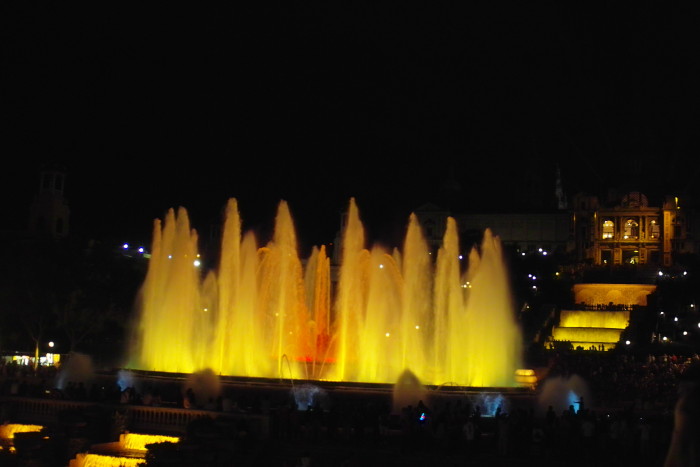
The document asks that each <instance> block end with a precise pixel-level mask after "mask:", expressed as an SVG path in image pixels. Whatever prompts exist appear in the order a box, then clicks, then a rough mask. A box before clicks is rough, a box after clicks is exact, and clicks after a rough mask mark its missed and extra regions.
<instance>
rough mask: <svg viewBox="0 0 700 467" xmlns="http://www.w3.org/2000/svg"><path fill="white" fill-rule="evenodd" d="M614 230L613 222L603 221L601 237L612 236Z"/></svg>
mask: <svg viewBox="0 0 700 467" xmlns="http://www.w3.org/2000/svg"><path fill="white" fill-rule="evenodd" d="M614 232H615V223H614V222H613V221H611V220H607V221H604V222H603V238H613V233H614Z"/></svg>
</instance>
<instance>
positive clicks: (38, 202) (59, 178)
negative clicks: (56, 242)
mask: <svg viewBox="0 0 700 467" xmlns="http://www.w3.org/2000/svg"><path fill="white" fill-rule="evenodd" d="M65 181H66V171H65V169H64V168H63V167H62V166H60V165H56V164H50V165H45V166H43V167H42V168H41V171H40V174H39V192H38V193H37V194H36V195H35V196H34V201H33V202H32V205H31V208H30V213H29V233H30V234H32V235H33V236H35V237H39V238H63V237H65V236H67V235H68V232H69V224H68V221H69V217H70V209H69V208H68V204H67V203H66V200H65V198H64V197H63V190H64V188H65Z"/></svg>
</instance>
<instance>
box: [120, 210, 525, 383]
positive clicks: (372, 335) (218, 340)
mask: <svg viewBox="0 0 700 467" xmlns="http://www.w3.org/2000/svg"><path fill="white" fill-rule="evenodd" d="M241 225H242V223H241V218H240V214H239V211H238V204H237V201H236V200H235V199H232V200H229V202H228V204H227V207H226V214H225V219H224V227H223V233H222V244H221V254H220V258H219V264H218V267H217V268H216V269H215V270H212V271H208V272H203V271H201V270H200V269H199V268H197V267H196V266H195V265H194V264H193V262H192V260H193V259H194V258H196V257H198V252H197V244H196V243H197V233H196V231H194V230H193V229H191V227H190V225H189V220H188V217H187V212H186V211H185V210H184V209H183V208H180V209H179V210H178V212H177V215H176V214H175V211H174V210H172V209H171V210H169V211H168V213H167V215H166V218H165V221H164V222H163V223H161V222H160V221H158V220H157V221H155V223H154V233H153V247H152V257H151V263H150V264H149V268H148V272H147V275H146V279H145V281H144V284H143V287H142V290H141V293H140V310H139V312H140V319H139V328H138V331H139V332H138V333H137V337H138V342H137V343H136V344H135V345H134V347H133V348H134V352H133V354H132V356H131V362H130V366H131V367H133V368H140V369H144V370H159V371H165V372H184V373H193V372H195V371H199V370H202V369H205V368H211V369H212V371H214V372H215V373H216V374H224V375H234V376H252V377H265V378H294V379H319V380H321V379H323V380H335V381H356V382H367V383H375V382H376V383H390V384H391V383H394V382H395V381H397V380H398V378H399V377H400V376H401V375H402V374H404V373H405V372H406V371H410V372H411V373H412V374H414V375H415V376H416V378H418V379H419V380H420V381H422V382H424V383H425V384H428V385H430V384H433V385H444V384H455V385H461V386H482V387H483V386H502V387H507V386H514V385H515V377H514V374H515V369H516V368H518V367H519V366H520V352H521V338H520V330H519V328H518V326H517V324H516V322H515V319H514V312H513V311H514V310H513V304H512V303H511V302H512V298H511V293H510V286H509V283H508V275H507V270H506V267H505V263H504V260H503V255H502V251H501V245H500V241H499V239H498V237H495V236H493V235H492V234H491V232H490V231H489V230H486V231H485V232H484V238H483V241H482V243H481V244H480V245H478V246H475V247H474V248H473V249H472V251H471V253H470V254H469V261H468V268H465V267H463V263H464V261H463V260H461V257H460V247H459V235H458V229H457V224H456V222H455V220H454V219H453V218H448V220H447V225H446V230H445V236H444V239H443V242H442V246H441V247H440V249H439V251H438V252H437V259H436V260H433V256H432V254H431V253H432V252H431V250H430V248H429V246H428V242H427V241H426V238H425V236H424V234H423V231H422V228H421V226H420V223H419V221H418V218H417V217H416V216H415V215H411V216H410V217H409V220H408V226H407V232H406V236H405V239H404V243H403V245H401V248H400V249H398V248H395V249H393V250H390V249H387V248H385V247H384V246H382V245H368V244H367V240H366V237H365V231H364V226H363V225H362V221H361V220H360V214H359V210H358V208H357V206H356V204H355V201H354V199H351V200H350V203H349V206H348V211H347V222H346V223H345V228H344V231H343V234H342V243H341V247H342V250H341V255H340V257H341V262H340V264H339V265H338V266H339V274H338V279H337V282H333V281H332V280H331V267H330V260H329V258H328V256H327V255H326V250H325V247H324V246H321V247H315V248H313V249H312V252H311V255H310V256H309V258H307V259H306V261H302V260H301V259H300V257H299V253H298V248H297V237H296V230H295V226H294V222H293V220H292V216H291V213H290V211H289V207H288V205H287V203H286V202H284V201H282V202H280V204H279V206H278V211H277V215H276V218H275V227H274V232H273V236H272V240H271V241H270V242H269V243H268V244H266V245H264V246H259V245H257V243H256V242H257V240H256V238H255V236H254V235H253V234H251V233H243V232H242V230H241Z"/></svg>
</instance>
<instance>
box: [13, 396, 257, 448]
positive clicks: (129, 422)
mask: <svg viewBox="0 0 700 467" xmlns="http://www.w3.org/2000/svg"><path fill="white" fill-rule="evenodd" d="M95 406H98V407H100V408H103V409H107V411H108V412H111V413H112V414H117V413H119V414H120V415H121V417H122V418H123V420H124V425H125V426H124V428H125V429H127V430H129V431H132V432H136V433H140V432H143V433H155V434H160V433H163V434H184V433H185V432H186V431H187V426H188V424H189V423H190V422H192V421H193V420H196V419H198V418H207V417H208V418H212V419H216V420H222V421H226V422H231V423H234V424H235V423H239V422H240V423H244V424H245V427H246V429H247V430H248V432H249V433H250V434H251V435H253V436H256V437H258V438H267V437H269V435H270V421H269V416H268V415H266V414H255V413H246V412H220V411H212V410H193V409H181V408H174V407H154V406H145V405H129V404H100V403H95V402H80V401H70V400H57V399H34V398H29V397H14V396H5V397H0V408H1V412H0V414H1V416H2V419H3V420H2V421H0V423H4V422H6V421H8V422H13V423H35V424H51V423H57V422H58V421H59V415H60V414H61V413H62V412H65V411H72V410H76V411H80V410H86V409H89V408H91V407H95Z"/></svg>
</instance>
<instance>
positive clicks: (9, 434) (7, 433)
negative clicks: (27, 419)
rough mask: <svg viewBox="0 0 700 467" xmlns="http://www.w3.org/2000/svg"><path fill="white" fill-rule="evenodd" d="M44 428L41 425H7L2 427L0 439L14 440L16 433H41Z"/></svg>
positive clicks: (0, 426)
mask: <svg viewBox="0 0 700 467" xmlns="http://www.w3.org/2000/svg"><path fill="white" fill-rule="evenodd" d="M43 428H44V427H43V426H41V425H22V424H19V423H7V424H4V425H0V438H2V439H13V438H14V437H15V433H33V432H37V431H41V430H42V429H43Z"/></svg>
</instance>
